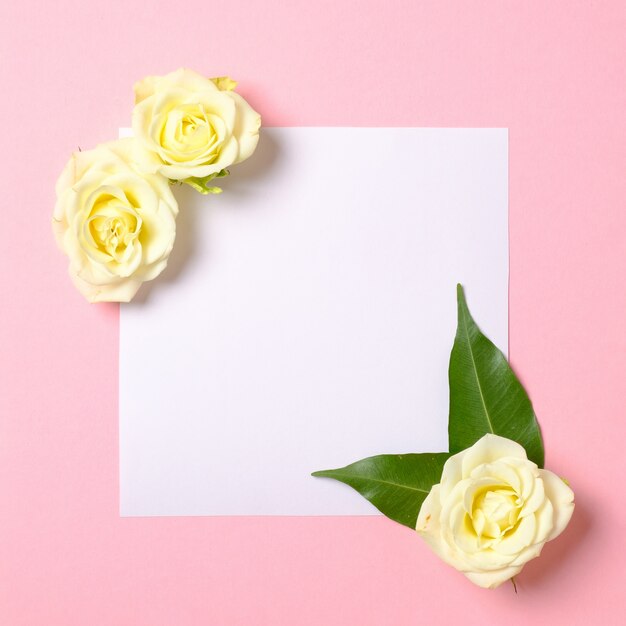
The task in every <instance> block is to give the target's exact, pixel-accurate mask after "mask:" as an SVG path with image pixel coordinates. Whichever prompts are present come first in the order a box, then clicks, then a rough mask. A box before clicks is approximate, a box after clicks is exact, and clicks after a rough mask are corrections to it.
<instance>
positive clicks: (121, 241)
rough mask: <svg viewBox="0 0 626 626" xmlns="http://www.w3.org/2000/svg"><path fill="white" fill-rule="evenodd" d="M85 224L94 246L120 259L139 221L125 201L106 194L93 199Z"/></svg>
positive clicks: (138, 228) (134, 237)
mask: <svg viewBox="0 0 626 626" xmlns="http://www.w3.org/2000/svg"><path fill="white" fill-rule="evenodd" d="M86 225H87V228H88V232H89V235H90V239H91V241H92V243H93V245H94V246H95V248H96V249H97V250H99V251H100V252H102V253H104V254H106V255H108V256H109V257H110V258H111V259H112V260H114V261H116V262H118V263H122V262H124V261H126V260H127V259H128V257H129V256H130V254H131V252H132V248H133V244H134V242H135V241H136V240H137V238H138V237H139V233H140V231H141V226H142V221H141V217H139V215H138V214H137V212H136V211H135V208H134V207H133V206H132V204H131V203H130V202H129V201H126V202H124V201H122V200H120V199H119V198H118V197H115V196H111V195H108V194H106V195H103V196H101V197H100V198H98V200H97V201H96V202H94V205H93V207H92V209H91V211H90V215H89V218H88V220H87V224H86Z"/></svg>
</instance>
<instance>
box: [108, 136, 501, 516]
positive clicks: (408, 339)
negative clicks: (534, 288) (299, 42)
mask: <svg viewBox="0 0 626 626" xmlns="http://www.w3.org/2000/svg"><path fill="white" fill-rule="evenodd" d="M507 136H508V135H507V131H506V129H443V128H442V129H436V128H433V129H422V128H266V129H264V130H263V131H262V138H261V142H260V144H259V148H258V150H257V153H256V154H255V155H254V156H253V158H251V159H250V160H249V161H247V162H245V163H243V164H241V165H238V166H236V167H234V168H233V172H232V175H231V176H230V177H229V178H226V179H222V181H220V182H221V183H223V184H222V186H223V188H224V193H223V194H222V195H221V196H219V197H214V196H208V197H205V196H201V195H199V194H197V193H196V192H194V191H192V190H191V189H189V188H187V187H186V186H183V187H181V188H177V189H176V195H177V197H178V199H179V203H180V207H181V210H180V216H179V218H178V239H177V242H176V245H175V248H174V251H173V253H172V257H171V260H170V266H169V267H168V269H167V270H166V272H165V273H164V274H163V276H162V277H160V278H159V279H158V280H157V281H154V283H152V284H151V285H150V286H148V285H146V286H144V288H143V292H140V297H139V299H138V300H137V301H135V302H133V303H131V304H129V305H123V306H122V307H121V321H120V510H121V514H122V515H124V516H144V515H367V514H375V513H377V511H376V510H375V509H374V508H373V507H372V506H371V505H370V504H369V503H368V502H367V501H365V500H364V499H363V498H361V496H359V495H358V494H357V493H356V492H353V491H352V490H351V489H350V488H349V487H346V486H345V485H342V484H340V483H337V482H335V481H330V480H326V479H315V478H312V477H311V476H310V473H311V472H312V471H314V470H317V469H326V468H331V467H340V466H343V465H346V464H348V463H351V462H353V461H356V460H358V459H361V458H363V457H366V456H370V455H373V454H381V453H401V452H426V451H444V450H447V415H448V380H447V373H448V359H449V355H450V349H451V346H452V341H453V338H454V334H455V329H456V284H457V282H460V283H463V284H464V286H465V288H466V295H467V299H468V303H469V306H470V309H471V311H472V312H473V314H474V316H475V318H476V320H477V322H478V323H479V325H480V326H481V328H482V330H483V331H484V332H485V333H486V334H488V336H489V337H490V338H491V339H492V340H493V341H494V342H495V343H496V344H497V345H498V346H500V347H501V348H503V349H506V347H507V344H508V324H507V317H508V305H507V299H508V285H507V283H508V234H507V228H508V226H507V193H508V191H507V186H508V182H507V180H508V175H507V174H508V164H507V152H508V138H507ZM146 292H147V295H146ZM141 293H143V295H141Z"/></svg>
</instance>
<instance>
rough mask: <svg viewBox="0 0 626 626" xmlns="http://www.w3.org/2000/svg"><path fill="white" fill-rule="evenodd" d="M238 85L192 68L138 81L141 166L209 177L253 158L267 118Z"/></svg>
mask: <svg viewBox="0 0 626 626" xmlns="http://www.w3.org/2000/svg"><path fill="white" fill-rule="evenodd" d="M235 85H236V83H235V82H234V81H231V80H230V79H229V78H215V79H208V78H205V77H204V76H200V75H199V74H196V73H195V72H192V71H191V70H188V69H179V70H177V71H176V72H172V73H171V74H167V75H166V76H150V77H148V78H145V79H144V80H142V81H140V82H139V83H137V84H136V85H135V109H134V111H133V133H134V135H135V137H137V139H138V141H139V143H140V144H141V146H142V147H143V148H144V151H143V153H142V154H140V155H139V156H138V159H139V161H140V164H141V166H142V167H143V168H145V169H146V171H149V172H159V173H161V174H163V176H166V177H167V178H170V179H172V180H185V179H190V178H200V179H203V178H206V177H210V176H215V175H217V174H219V173H220V172H221V171H222V170H224V169H226V168H227V167H229V166H231V165H233V164H235V163H239V162H241V161H243V160H244V159H247V158H248V157H249V156H250V155H251V154H252V153H253V152H254V150H255V148H256V145H257V143H258V141H259V128H260V125H261V117H260V116H259V114H258V113H257V112H256V111H254V110H253V109H252V108H251V107H250V105H249V104H248V103H247V102H246V101H245V100H244V99H243V98H242V97H241V96H240V95H239V94H237V93H235V92H234V91H233V88H234V86H235Z"/></svg>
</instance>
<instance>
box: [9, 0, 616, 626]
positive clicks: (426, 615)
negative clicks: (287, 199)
mask: <svg viewBox="0 0 626 626" xmlns="http://www.w3.org/2000/svg"><path fill="white" fill-rule="evenodd" d="M625 31H626V4H625V3H624V2H623V1H621V0H616V1H605V2H595V3H592V2H582V1H581V2H576V1H569V2H557V1H551V2H544V1H537V2H506V1H493V2H485V1H482V2H478V1H475V2H461V1H459V2H447V1H442V0H434V1H431V2H422V1H420V2H416V1H411V0H406V1H394V0H383V1H380V2H379V1H377V0H374V1H373V0H370V1H369V2H366V1H365V0H351V1H343V2H340V1H338V0H321V1H320V0H318V1H315V2H314V1H312V0H307V1H304V0H291V1H290V2H285V1H284V0H283V1H281V2H277V1H272V2H267V1H261V0H256V1H254V2H252V1H251V2H235V1H233V0H231V1H230V2H225V3H220V4H217V3H207V2H200V1H199V0H187V2H183V3H174V2H171V1H170V2H163V1H160V0H158V1H153V2H148V1H147V0H144V1H137V0H109V1H108V2H103V3H95V2H86V1H85V0H58V1H57V2H55V3H43V2H41V1H36V0H19V1H12V2H9V1H8V0H7V1H5V2H3V3H2V4H1V6H0V79H1V80H0V85H1V89H2V94H3V95H2V96H1V97H0V113H1V116H0V119H1V120H2V124H3V128H2V135H1V136H2V140H1V143H2V151H1V154H0V167H1V171H2V182H1V183H0V184H1V185H2V194H1V197H2V204H3V211H2V226H3V228H2V233H1V235H0V238H1V241H2V243H1V245H0V255H1V258H0V261H1V264H0V267H1V268H2V269H1V273H0V286H1V293H2V312H1V314H0V315H1V318H0V319H1V323H0V429H1V430H0V489H1V494H0V497H1V500H0V501H1V503H2V506H1V507H0V623H1V624H3V625H5V624H6V625H7V626H17V625H22V624H28V625H39V624H45V625H47V626H52V625H57V624H59V625H60V624H62V625H81V626H82V625H85V624H89V625H90V626H98V625H101V624H107V625H109V624H111V625H120V624H121V625H127V624H128V625H133V626H142V625H147V624H150V625H158V624H163V625H176V626H179V625H182V626H187V625H195V624H203V625H207V624H210V625H220V626H221V625H226V626H237V625H244V624H245V625H246V626H247V625H259V626H263V625H266V624H267V625H289V626H295V625H297V626H307V625H321V626H322V625H323V626H339V625H341V626H351V625H353V624H354V625H356V624H358V625H359V626H370V625H371V626H381V625H385V624H397V625H409V624H422V623H430V624H432V623H435V624H449V623H453V622H452V620H455V622H456V621H458V622H459V623H463V624H480V625H484V624H494V623H505V624H509V625H515V624H527V623H534V624H545V623H551V622H552V623H557V624H558V623H568V624H589V623H592V624H617V623H623V622H624V609H625V608H626V607H625V600H624V597H625V592H624V588H625V583H626V570H625V568H624V554H625V552H626V532H625V531H626V524H625V521H624V520H625V518H626V498H625V497H624V495H623V492H624V485H623V480H624V469H625V464H624V437H625V436H626V426H625V424H626V420H625V417H626V415H625V412H624V400H623V388H624V375H625V373H626V372H625V365H626V363H625V360H626V332H625V331H626V323H625V317H624V316H625V314H624V311H625V310H626V289H624V269H625V261H626V253H625V247H626V246H625V229H626V212H625V211H624V209H625V206H624V198H625V197H626V186H625V182H624V181H625V178H624V172H625V171H626V169H625V168H626V158H625V156H626V155H625V145H626V142H625V139H626V137H625V130H626V118H625V116H624V111H625V110H626V101H625V89H624V76H625V72H626V67H625V64H624V49H623V43H624V41H623V37H624V32H625ZM180 65H187V66H191V67H193V68H195V69H197V70H199V71H201V72H205V73H207V74H221V73H228V74H230V75H232V76H234V77H236V78H237V79H238V80H239V81H240V84H241V91H242V93H244V95H246V96H247V97H248V98H249V100H250V101H251V103H253V105H254V106H255V107H256V108H257V109H258V110H259V111H261V112H262V113H263V115H264V121H265V124H267V125H364V126H383V125H415V126H506V127H509V128H510V211H511V290H510V302H511V315H510V322H511V342H510V349H511V355H512V360H513V364H514V366H515V367H516V368H517V370H518V372H519V373H520V375H521V376H522V378H523V380H524V382H525V383H526V385H527V387H528V389H529V391H530V393H531V396H532V398H533V400H534V404H535V407H536V410H537V412H538V415H539V418H540V421H541V424H542V427H543V433H544V436H545V441H546V447H547V452H548V454H547V461H548V466H549V467H550V468H552V469H553V470H555V471H557V472H559V473H560V474H562V475H564V476H567V477H568V479H569V480H570V482H571V484H572V485H573V487H574V489H575V491H576V495H577V500H578V508H577V511H576V513H575V515H574V518H573V521H572V524H571V526H570V528H569V529H568V530H567V532H566V533H565V535H563V536H562V537H561V538H560V539H558V540H557V541H555V542H554V543H553V544H551V545H549V546H548V547H547V548H546V549H545V551H544V555H543V556H542V558H541V559H539V560H538V561H535V562H533V563H531V564H530V565H529V566H528V567H527V568H526V570H525V571H524V573H523V574H522V575H521V576H520V577H519V582H518V587H519V593H518V595H515V594H514V593H513V591H512V589H511V587H510V586H509V585H505V586H503V587H502V588H500V589H498V590H497V591H495V592H488V591H484V590H481V589H478V588H475V587H473V586H472V585H471V584H469V583H468V582H466V580H465V579H464V578H463V577H462V576H461V575H460V574H457V573H456V572H454V571H452V570H450V569H448V568H447V567H446V566H444V565H442V564H441V563H440V562H439V561H438V560H437V559H436V558H435V557H434V555H432V554H431V553H430V552H429V550H428V548H427V547H426V546H425V545H424V544H423V543H422V542H420V541H419V540H418V539H417V537H415V536H414V535H413V534H412V533H411V532H409V531H408V530H406V529H404V528H402V527H400V526H397V525H395V524H393V523H391V522H388V521H386V520H385V519H382V518H378V519H376V518H375V519H369V518H334V519H333V518H330V519H323V518H304V519H296V518H278V519H267V518H230V519H229V518H196V519H189V518H187V519H185V518H180V519H120V518H119V517H118V514H117V506H118V504H117V502H118V478H117V462H118V456H117V455H118V451H117V344H118V309H117V307H116V306H108V305H102V306H90V305H88V304H87V303H86V302H84V301H83V299H82V298H81V296H80V295H79V294H78V293H77V292H76V291H75V290H74V288H73V287H72V286H71V284H70V281H69V279H68V277H67V276H66V264H67V262H66V259H65V258H64V257H63V256H62V255H61V254H59V253H58V251H57V250H56V248H55V245H54V242H53V238H52V233H51V229H50V214H51V210H52V206H53V202H54V182H55V179H56V177H57V175H58V173H59V171H60V170H61V168H62V166H63V165H64V163H65V161H66V159H67V158H68V156H69V154H70V152H71V151H72V150H74V149H76V147H77V146H78V145H80V146H82V147H91V146H93V145H95V144H96V143H98V142H101V141H104V140H108V139H111V138H114V137H115V136H116V134H117V129H118V127H119V126H122V125H125V124H127V123H128V121H129V117H130V111H131V107H132V94H131V86H132V84H133V82H134V81H135V80H137V79H139V78H141V77H143V76H144V75H146V74H149V73H164V72H166V71H170V70H172V69H175V68H177V67H178V66H180ZM391 165H392V164H389V163H381V172H382V173H381V180H382V179H383V177H384V171H385V169H386V168H388V167H390V166H391ZM216 201H218V200H216ZM321 201H323V198H322V199H321Z"/></svg>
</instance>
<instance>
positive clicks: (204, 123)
mask: <svg viewBox="0 0 626 626" xmlns="http://www.w3.org/2000/svg"><path fill="white" fill-rule="evenodd" d="M225 136H226V127H225V126H224V122H223V121H222V120H221V119H220V118H219V116H216V115H214V114H212V113H210V112H208V111H207V110H206V109H205V107H204V105H202V104H198V105H181V106H180V107H178V108H175V109H172V110H171V111H170V112H169V113H168V114H167V116H166V117H165V121H164V124H163V126H162V128H161V136H160V144H161V146H162V147H163V148H164V149H165V150H166V151H167V157H168V161H169V162H171V163H177V162H183V163H184V162H187V161H189V160H194V159H200V161H201V162H202V163H203V164H207V163H212V162H214V161H215V160H216V159H217V158H218V157H219V154H220V149H221V146H222V144H223V142H224V138H225Z"/></svg>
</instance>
